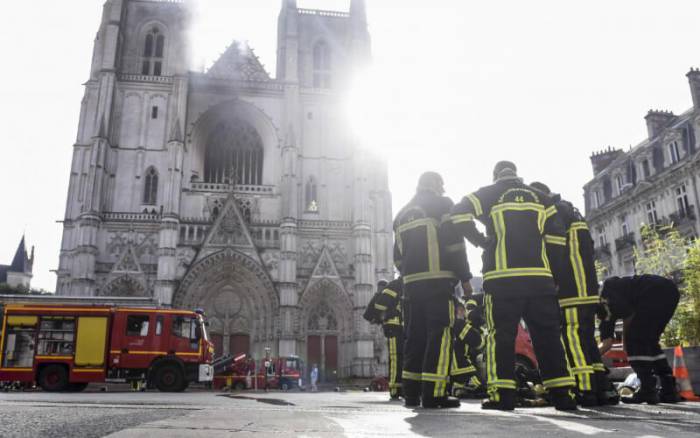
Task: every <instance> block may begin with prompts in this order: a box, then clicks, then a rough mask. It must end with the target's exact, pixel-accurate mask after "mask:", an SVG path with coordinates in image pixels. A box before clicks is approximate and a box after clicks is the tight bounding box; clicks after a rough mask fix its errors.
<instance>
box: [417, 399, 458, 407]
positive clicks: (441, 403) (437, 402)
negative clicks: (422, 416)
mask: <svg viewBox="0 0 700 438" xmlns="http://www.w3.org/2000/svg"><path fill="white" fill-rule="evenodd" d="M459 405H460V403H459V399H458V398H454V397H447V396H445V397H431V398H427V397H423V407H424V408H426V409H445V408H458V407H459Z"/></svg>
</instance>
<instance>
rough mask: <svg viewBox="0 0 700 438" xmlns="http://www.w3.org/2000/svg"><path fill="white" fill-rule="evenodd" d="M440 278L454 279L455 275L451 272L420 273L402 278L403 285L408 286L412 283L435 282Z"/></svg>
mask: <svg viewBox="0 0 700 438" xmlns="http://www.w3.org/2000/svg"><path fill="white" fill-rule="evenodd" d="M440 278H455V274H454V272H452V271H437V272H420V273H418V274H409V275H406V276H404V277H403V283H404V284H408V283H412V282H414V281H421V280H435V279H440Z"/></svg>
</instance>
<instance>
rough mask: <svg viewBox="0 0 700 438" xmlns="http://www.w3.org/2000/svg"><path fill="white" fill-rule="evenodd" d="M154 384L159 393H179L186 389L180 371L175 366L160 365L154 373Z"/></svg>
mask: <svg viewBox="0 0 700 438" xmlns="http://www.w3.org/2000/svg"><path fill="white" fill-rule="evenodd" d="M155 382H156V388H158V391H161V392H181V391H184V390H185V388H186V385H185V376H183V375H182V369H181V368H180V367H179V366H177V365H175V364H165V365H161V366H160V367H159V368H158V370H157V371H156V376H155Z"/></svg>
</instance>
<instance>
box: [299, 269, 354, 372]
mask: <svg viewBox="0 0 700 438" xmlns="http://www.w3.org/2000/svg"><path fill="white" fill-rule="evenodd" d="M299 304H300V310H301V311H300V328H301V329H302V333H301V334H302V339H303V343H304V345H305V348H304V349H303V353H302V357H304V358H305V361H306V364H307V368H308V370H309V371H310V370H311V368H312V366H313V365H314V364H316V365H317V366H318V370H319V380H320V381H321V382H334V381H336V380H337V379H338V378H341V377H345V376H346V375H348V374H349V368H350V364H349V363H346V362H347V360H348V359H349V358H350V357H351V356H352V354H351V353H350V351H348V349H349V348H351V340H352V304H351V302H350V300H349V297H348V296H347V294H346V293H345V291H343V290H342V289H341V286H340V285H339V284H337V283H336V282H334V281H332V280H329V279H322V280H319V281H317V282H315V283H314V284H312V285H311V286H310V287H308V288H307V290H306V291H305V292H304V294H303V296H302V298H301V301H300V303H299ZM306 377H307V378H308V376H306Z"/></svg>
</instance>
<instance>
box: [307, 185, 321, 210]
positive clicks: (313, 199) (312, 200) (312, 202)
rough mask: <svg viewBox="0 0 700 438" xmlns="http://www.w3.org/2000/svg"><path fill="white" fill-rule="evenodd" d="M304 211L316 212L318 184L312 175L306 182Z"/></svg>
mask: <svg viewBox="0 0 700 438" xmlns="http://www.w3.org/2000/svg"><path fill="white" fill-rule="evenodd" d="M306 211H309V212H312V213H317V212H318V184H316V178H314V177H313V176H312V177H310V178H309V180H308V181H307V182H306Z"/></svg>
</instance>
